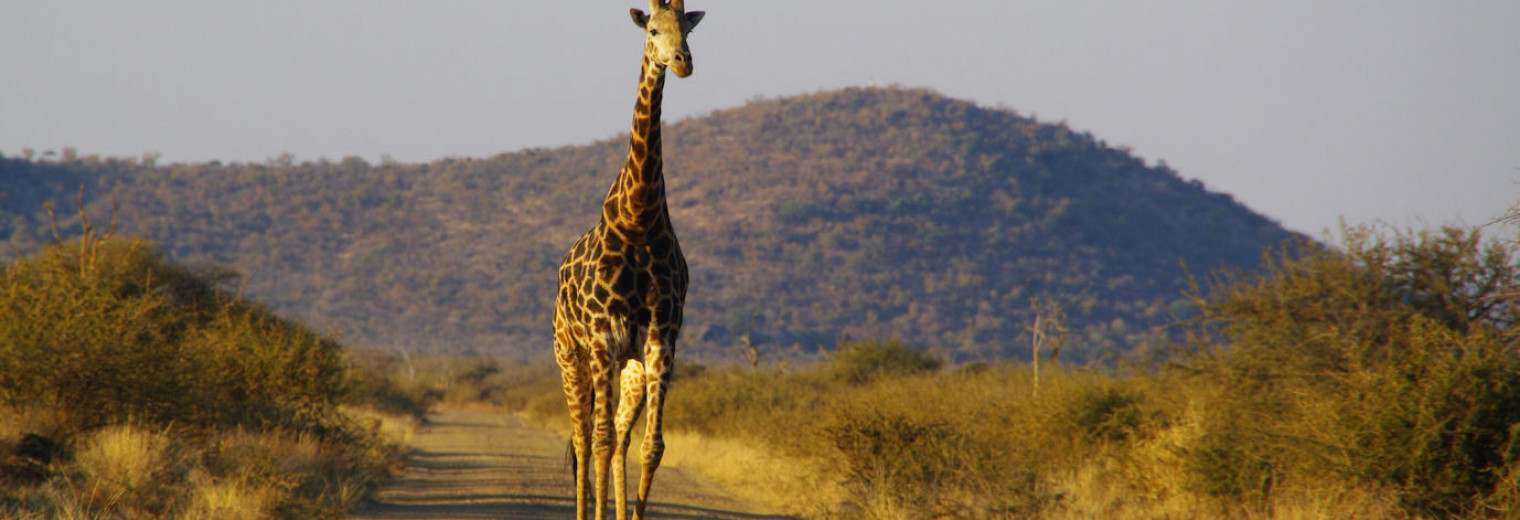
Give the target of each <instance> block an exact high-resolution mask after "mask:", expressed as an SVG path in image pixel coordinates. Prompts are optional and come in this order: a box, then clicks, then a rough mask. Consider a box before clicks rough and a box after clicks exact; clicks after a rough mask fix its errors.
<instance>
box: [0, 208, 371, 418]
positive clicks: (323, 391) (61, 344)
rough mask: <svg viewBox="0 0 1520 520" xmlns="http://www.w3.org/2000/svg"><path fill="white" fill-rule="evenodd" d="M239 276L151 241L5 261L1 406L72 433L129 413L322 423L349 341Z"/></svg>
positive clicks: (82, 245) (64, 248)
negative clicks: (51, 418) (258, 298)
mask: <svg viewBox="0 0 1520 520" xmlns="http://www.w3.org/2000/svg"><path fill="white" fill-rule="evenodd" d="M227 279H229V278H228V276H227V275H226V274H225V273H220V272H193V271H191V270H189V269H186V268H183V267H180V266H177V265H173V264H170V263H168V262H166V261H164V260H163V259H162V258H161V257H160V256H159V255H158V254H157V253H156V252H154V251H153V250H152V248H151V247H150V246H149V244H148V243H147V242H145V241H143V240H140V239H121V238H106V239H87V240H79V241H75V242H70V243H66V244H61V245H57V246H53V247H49V248H47V249H45V250H43V251H42V252H41V253H39V254H37V255H35V256H32V257H27V258H22V259H19V260H17V261H15V262H12V263H9V264H6V265H4V266H3V267H0V366H5V367H7V369H6V370H4V371H0V404H3V405H5V406H7V407H9V408H11V409H15V410H45V411H47V412H48V413H51V414H55V415H57V416H59V417H60V421H61V423H62V424H64V425H66V427H67V428H68V429H72V430H74V431H79V430H84V429H89V428H93V427H97V426H102V425H105V424H108V423H112V422H116V421H120V420H123V419H125V418H127V417H133V418H137V419H138V420H147V421H151V422H158V423H170V422H174V423H176V424H181V425H189V426H205V427H219V426H239V425H240V426H251V427H266V426H290V427H296V428H303V429H311V428H319V427H322V424H321V423H322V422H323V420H324V418H325V417H326V414H327V412H328V408H329V407H330V406H331V405H332V404H333V403H334V401H335V400H336V399H337V398H338V397H339V395H340V393H341V391H342V389H343V385H342V382H343V366H342V363H341V360H340V357H339V346H338V344H337V343H336V342H335V341H334V340H333V339H332V338H328V337H323V336H321V335H318V334H316V333H313V332H311V331H309V330H307V329H305V328H303V327H301V326H299V325H296V324H294V323H292V322H289V321H286V320H284V319H282V318H279V317H277V316H275V315H274V314H273V313H271V312H269V311H268V310H267V309H265V308H263V307H262V306H260V305H258V304H255V303H252V302H248V301H244V300H240V299H237V298H234V297H232V296H231V295H230V294H229V293H228V292H227V291H224V290H223V289H222V287H221V283H223V282H224V281H226V280H227Z"/></svg>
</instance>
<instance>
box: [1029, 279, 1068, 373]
mask: <svg viewBox="0 0 1520 520" xmlns="http://www.w3.org/2000/svg"><path fill="white" fill-rule="evenodd" d="M1029 304H1030V306H1032V307H1034V324H1033V325H1031V326H1030V327H1028V329H1027V330H1028V331H1029V338H1030V349H1031V353H1030V354H1031V355H1030V360H1031V361H1032V362H1033V365H1034V390H1033V392H1032V393H1033V394H1034V395H1039V393H1040V351H1042V350H1049V351H1050V361H1051V362H1052V363H1054V362H1056V361H1057V359H1058V358H1059V356H1060V355H1061V347H1062V346H1065V345H1066V333H1067V332H1068V330H1067V328H1066V311H1065V309H1063V308H1062V307H1061V305H1060V304H1059V303H1056V301H1055V300H1049V299H1042V298H1039V297H1034V298H1030V299H1029Z"/></svg>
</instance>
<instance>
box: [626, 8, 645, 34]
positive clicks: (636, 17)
mask: <svg viewBox="0 0 1520 520" xmlns="http://www.w3.org/2000/svg"><path fill="white" fill-rule="evenodd" d="M628 15H629V16H632V17H633V24H634V25H637V26H639V28H640V29H643V28H645V27H646V26H648V25H649V15H647V14H644V12H643V11H640V10H639V9H638V8H637V7H635V8H633V9H629V10H628Z"/></svg>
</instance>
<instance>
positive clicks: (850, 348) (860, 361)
mask: <svg viewBox="0 0 1520 520" xmlns="http://www.w3.org/2000/svg"><path fill="white" fill-rule="evenodd" d="M940 365H941V362H940V360H938V359H935V358H934V357H933V356H930V355H928V354H925V353H923V352H920V351H918V350H915V349H913V348H910V347H908V346H907V345H904V344H903V343H902V342H901V341H899V340H897V339H896V338H893V339H889V340H886V341H877V340H866V341H850V342H845V343H843V344H841V345H840V346H839V350H838V352H836V353H835V354H834V368H835V370H836V371H837V373H838V375H839V377H840V378H842V379H844V380H845V381H848V382H850V383H854V384H860V383H865V382H868V381H871V380H872V379H876V378H878V377H883V376H901V375H908V374H917V373H923V372H933V371H936V370H939V367H940Z"/></svg>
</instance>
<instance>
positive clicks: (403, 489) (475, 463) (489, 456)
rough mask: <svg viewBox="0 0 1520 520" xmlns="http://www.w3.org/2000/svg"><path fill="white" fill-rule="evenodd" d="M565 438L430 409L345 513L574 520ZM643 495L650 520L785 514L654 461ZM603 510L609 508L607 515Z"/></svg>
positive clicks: (633, 465)
mask: <svg viewBox="0 0 1520 520" xmlns="http://www.w3.org/2000/svg"><path fill="white" fill-rule="evenodd" d="M565 442H566V441H565V438H564V437H560V436H559V435H556V434H554V433H551V432H548V431H544V430H541V429H538V428H534V427H532V426H529V425H528V424H527V423H525V422H524V421H523V420H522V419H519V418H517V417H513V416H510V415H502V414H496V413H487V412H470V411H457V410H450V411H441V412H435V413H433V414H431V415H430V416H429V417H428V425H427V426H424V427H423V429H422V430H421V431H420V432H418V435H417V436H416V437H415V438H414V445H415V450H416V451H415V452H414V453H413V456H412V462H411V467H410V468H409V469H408V470H407V471H406V473H405V474H404V475H402V476H401V478H399V479H397V480H396V481H394V482H392V483H391V484H390V485H388V486H386V487H385V488H383V489H381V491H380V492H379V493H378V494H377V496H376V499H377V502H378V503H376V504H372V505H369V506H366V507H363V508H360V510H359V511H358V512H356V513H355V514H354V515H351V516H350V517H349V518H350V519H352V520H382V519H434V520H454V519H461V520H462V519H472V520H473V519H484V518H503V519H526V520H537V519H551V518H552V519H556V520H560V519H565V518H575V484H574V479H573V478H571V477H570V474H569V468H568V466H567V463H566V461H565V446H566V444H565ZM634 446H635V450H634V451H637V450H636V448H637V444H635V445H634ZM668 449H672V450H674V449H679V447H678V446H674V445H671V446H669V448H668ZM635 459H637V456H633V457H629V461H628V466H629V470H630V471H629V473H630V478H629V488H630V490H629V491H630V494H632V491H633V489H634V488H636V487H637V485H636V483H637V482H638V478H639V477H638V464H637V462H636V460H635ZM609 492H610V490H609ZM650 495H651V496H650V502H651V503H650V505H649V511H648V514H647V516H648V517H649V518H651V519H661V518H676V519H709V518H713V519H732V520H761V519H783V518H790V517H786V516H781V515H777V514H774V513H773V512H770V511H766V510H764V509H763V508H762V507H760V506H758V505H756V504H751V503H747V502H744V501H741V500H739V499H736V498H734V497H731V496H729V495H728V494H727V493H725V492H724V491H723V490H722V489H721V488H719V487H718V486H717V485H716V484H713V483H711V482H709V481H707V480H706V479H703V478H701V476H700V475H696V474H694V472H692V471H690V470H687V469H685V468H680V467H669V466H663V465H662V466H661V467H660V470H659V472H658V473H657V474H656V476H655V482H654V489H653V490H651V492H650ZM609 502H610V501H609ZM630 502H631V500H630ZM630 507H631V504H630ZM611 513H612V512H611V511H610V507H609V511H608V517H609V518H611V517H612V516H613V515H612V514H611Z"/></svg>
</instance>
